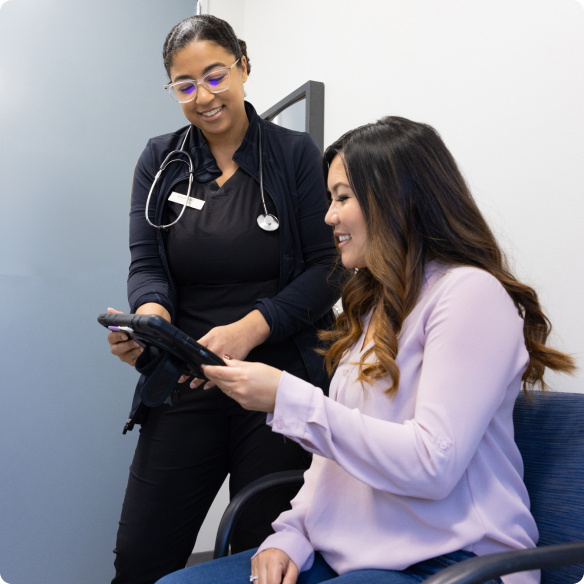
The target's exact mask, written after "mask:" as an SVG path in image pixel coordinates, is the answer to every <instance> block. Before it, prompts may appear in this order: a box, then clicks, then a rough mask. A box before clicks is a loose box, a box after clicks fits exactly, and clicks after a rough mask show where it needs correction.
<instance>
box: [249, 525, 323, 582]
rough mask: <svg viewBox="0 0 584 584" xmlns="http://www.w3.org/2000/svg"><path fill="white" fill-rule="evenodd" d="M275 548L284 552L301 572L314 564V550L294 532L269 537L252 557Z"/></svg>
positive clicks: (282, 532)
mask: <svg viewBox="0 0 584 584" xmlns="http://www.w3.org/2000/svg"><path fill="white" fill-rule="evenodd" d="M270 548H275V549H278V550H281V551H283V552H284V553H285V554H287V555H288V557H289V558H290V559H291V560H292V561H293V562H294V563H295V564H296V566H297V567H298V570H299V571H300V572H304V571H305V570H309V569H310V568H311V567H312V564H313V563H314V549H313V547H312V545H311V544H310V542H309V541H308V540H307V539H306V538H305V537H304V536H302V535H300V534H299V533H296V532H292V531H278V532H277V533H274V534H272V535H270V536H268V537H267V539H265V540H264V543H262V545H261V546H260V547H259V548H258V550H257V552H256V553H255V554H254V555H253V556H252V558H255V557H256V556H257V555H258V554H259V553H261V552H263V551H264V550H267V549H270Z"/></svg>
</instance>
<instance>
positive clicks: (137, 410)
mask: <svg viewBox="0 0 584 584" xmlns="http://www.w3.org/2000/svg"><path fill="white" fill-rule="evenodd" d="M163 57H164V65H165V68H166V71H167V73H168V76H169V80H170V81H169V83H168V84H167V85H166V86H165V89H166V90H167V92H168V93H169V95H170V97H171V98H172V99H173V100H174V101H175V102H178V105H179V107H180V108H181V109H182V111H183V113H184V115H185V117H186V119H187V121H188V122H189V124H188V125H187V126H186V127H183V128H180V129H179V130H176V131H175V132H173V133H170V134H166V135H163V136H158V137H156V138H152V139H151V140H150V141H149V142H148V144H147V146H146V149H145V150H144V152H143V154H142V156H141V157H140V159H139V161H138V164H137V166H136V169H135V172H134V180H133V187H132V201H131V211H130V251H131V265H130V272H129V278H128V296H129V303H130V308H131V312H135V313H138V314H157V315H160V316H162V317H163V318H165V319H167V320H169V321H172V322H173V323H174V324H175V325H176V326H177V327H178V328H179V329H181V330H183V331H184V332H186V333H187V334H189V335H190V336H191V337H192V338H194V339H195V340H197V341H198V342H199V343H201V344H202V345H204V346H206V347H208V348H209V349H210V350H211V351H213V352H214V353H216V354H218V355H220V356H224V355H228V356H230V357H232V358H235V359H238V360H241V359H246V358H247V359H250V360H252V361H260V362H262V363H265V364H268V365H271V366H273V367H277V368H279V369H285V370H286V371H289V372H290V373H292V374H294V375H296V376H298V377H299V378H302V379H305V380H307V381H309V382H311V383H314V384H316V385H321V384H322V385H324V386H326V385H327V384H328V378H327V374H326V370H325V367H324V364H323V361H322V357H321V356H319V355H317V354H316V352H315V351H314V348H315V346H316V345H317V342H318V339H317V330H318V329H320V328H323V327H326V326H327V325H328V324H330V322H331V321H332V318H333V317H332V311H331V309H332V306H333V304H334V302H335V300H336V299H337V298H338V296H339V292H338V289H337V285H336V282H337V277H336V275H335V272H334V271H333V264H334V261H335V257H336V250H335V247H334V241H333V238H332V235H331V233H330V229H328V227H326V225H325V224H324V221H323V219H324V216H325V213H326V209H327V202H326V194H325V186H324V181H323V177H322V172H321V170H320V165H321V163H320V160H321V156H320V152H319V151H318V148H317V147H316V145H315V144H314V142H313V141H312V140H311V138H310V137H309V136H308V135H307V134H305V133H301V132H293V131H290V130H287V129H284V128H281V127H278V126H275V125H274V124H271V123H270V122H267V121H264V120H262V119H260V118H259V116H258V115H257V113H256V112H255V110H254V108H253V107H252V106H251V105H250V104H249V103H247V102H246V101H244V84H245V82H246V80H247V76H248V74H249V71H250V62H249V58H248V56H247V52H246V45H245V43H244V42H243V41H240V40H238V39H237V37H236V36H235V33H234V31H233V29H232V28H231V26H229V24H227V23H226V22H224V21H222V20H220V19H218V18H215V17H213V16H209V15H202V16H194V17H191V18H188V19H186V20H184V21H183V22H181V23H179V24H177V25H176V26H175V27H174V28H173V29H172V30H171V31H170V33H169V35H168V37H167V39H166V42H165V44H164V50H163ZM111 310H112V311H113V309H111ZM108 340H109V343H110V345H111V352H112V353H113V354H115V355H117V356H118V357H119V358H120V359H121V360H122V361H125V362H127V363H129V364H131V365H134V364H135V363H136V360H137V359H138V357H139V356H140V355H141V353H142V349H141V348H140V347H139V346H138V345H137V344H136V343H135V342H134V341H132V340H130V339H128V338H127V336H126V335H125V333H122V332H112V333H110V334H109V336H108ZM200 385H201V380H197V379H195V380H191V381H190V382H189V383H183V384H181V385H177V388H176V390H175V391H174V392H173V394H172V396H171V398H170V399H169V400H168V401H169V402H170V403H164V404H163V405H161V406H159V407H156V408H150V409H148V408H146V407H145V406H144V405H143V404H140V402H139V396H138V399H135V403H134V407H133V409H132V412H131V414H130V417H129V420H128V423H127V425H126V428H127V429H131V428H132V426H133V425H134V424H136V423H138V424H141V425H142V428H141V430H140V437H139V441H138V445H137V448H136V453H135V456H134V460H133V462H132V466H131V469H130V477H129V482H128V487H127V490H126V497H125V501H124V505H123V510H122V516H121V520H120V527H119V531H118V538H117V544H116V550H115V553H116V554H117V557H116V561H115V566H116V576H115V578H114V580H113V582H114V583H116V584H120V583H126V582H127V583H131V584H146V583H151V582H155V581H156V580H157V579H158V578H160V577H161V576H163V575H165V574H167V573H169V572H172V571H173V570H177V569H179V568H181V567H184V565H185V564H186V561H187V559H188V558H189V555H190V553H191V551H192V549H193V546H194V544H195V540H196V537H197V533H198V531H199V528H200V526H201V524H202V522H203V520H204V518H205V515H206V514H207V511H208V510H209V507H210V505H211V503H212V501H213V499H214V498H215V495H216V494H217V492H218V490H219V488H220V486H221V484H222V483H223V481H224V479H225V477H226V476H227V475H229V476H230V483H229V488H230V493H231V495H233V494H235V493H237V492H238V491H239V490H240V489H241V488H242V487H244V486H246V485H247V484H248V483H250V482H252V481H253V480H255V479H257V478H259V477H261V476H264V475H266V474H268V473H271V472H275V471H280V470H287V469H297V468H306V467H307V466H308V465H309V463H310V455H308V454H307V453H306V452H305V451H304V450H303V449H302V448H301V447H300V446H299V445H298V444H296V443H294V442H293V441H290V440H286V439H285V438H284V437H283V436H279V435H276V434H274V433H272V432H271V431H270V428H269V427H268V426H266V424H265V422H266V414H265V413H258V412H249V411H246V410H244V409H243V408H242V407H241V406H239V405H238V404H237V403H236V402H235V401H233V400H231V399H229V398H228V397H227V396H225V395H224V394H223V393H222V392H221V391H220V390H219V389H218V388H217V387H214V384H212V383H206V384H205V385H204V386H203V387H200ZM290 498H291V496H290V493H283V494H282V495H281V496H280V497H276V496H274V497H271V498H270V499H269V500H268V501H262V502H261V504H258V505H256V506H255V507H253V508H251V509H249V510H248V511H247V512H246V514H245V517H243V518H242V522H241V525H240V526H239V528H238V530H237V533H236V535H235V539H234V542H233V548H234V550H235V551H239V550H245V549H248V548H250V547H253V546H257V545H258V544H259V543H260V542H261V541H262V540H263V538H264V537H265V536H266V535H267V534H268V533H269V532H270V523H271V521H273V519H274V518H275V517H277V516H278V514H279V513H280V511H281V510H282V509H284V508H285V507H286V506H288V503H289V500H290Z"/></svg>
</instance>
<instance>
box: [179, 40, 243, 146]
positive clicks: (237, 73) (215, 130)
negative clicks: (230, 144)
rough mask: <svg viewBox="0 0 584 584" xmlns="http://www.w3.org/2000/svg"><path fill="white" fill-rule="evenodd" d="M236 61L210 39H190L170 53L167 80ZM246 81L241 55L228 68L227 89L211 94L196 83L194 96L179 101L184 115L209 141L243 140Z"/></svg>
mask: <svg viewBox="0 0 584 584" xmlns="http://www.w3.org/2000/svg"><path fill="white" fill-rule="evenodd" d="M236 60H237V57H235V56H234V55H232V54H231V53H229V52H228V51H226V50H225V49H224V48H223V47H221V46H220V45H218V44H216V43H214V42H212V41H193V42H192V43H190V44H188V45H187V46H186V47H185V48H184V49H181V50H180V51H178V52H177V53H176V54H175V55H174V58H173V60H172V65H171V67H170V80H171V82H172V83H174V82H176V81H182V80H184V79H193V80H198V79H201V78H202V77H203V76H205V75H207V73H210V72H211V71H215V70H216V69H219V68H221V67H230V66H231V65H233V63H234V62H235V61H236ZM246 81H247V70H246V60H245V57H241V61H240V62H239V63H238V64H237V65H236V66H235V67H233V69H231V84H230V86H229V89H227V90H226V91H222V92H221V93H211V92H210V91H207V90H206V89H205V88H204V87H203V86H202V85H199V86H198V87H197V96H196V98H195V99H194V100H193V101H189V102H187V103H181V104H180V105H181V107H182V110H183V113H184V115H185V117H186V118H187V120H188V121H189V122H191V124H193V125H194V126H196V127H197V128H200V129H201V131H202V132H203V134H204V135H205V137H206V138H207V139H208V140H209V141H217V139H220V140H225V141H230V140H234V141H236V140H238V139H240V140H241V139H243V136H244V135H245V131H246V130H247V127H248V119H247V115H246V113H245V105H244V101H243V100H244V90H243V84H244V83H245V82H246Z"/></svg>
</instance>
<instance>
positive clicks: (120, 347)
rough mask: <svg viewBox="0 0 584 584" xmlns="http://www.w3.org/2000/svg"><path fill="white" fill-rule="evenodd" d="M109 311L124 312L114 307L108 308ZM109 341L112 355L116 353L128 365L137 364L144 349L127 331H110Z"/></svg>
mask: <svg viewBox="0 0 584 584" xmlns="http://www.w3.org/2000/svg"><path fill="white" fill-rule="evenodd" d="M107 311H108V312H113V313H115V314H123V313H122V312H121V311H119V310H115V309H114V308H108V309H107ZM107 342H108V343H109V344H110V351H111V353H112V355H115V356H116V357H118V358H119V359H120V361H123V362H124V363H127V364H128V365H132V367H133V366H134V365H135V364H136V359H137V358H138V357H139V356H140V355H141V353H142V351H143V350H144V348H143V347H141V346H140V345H139V344H138V343H137V342H136V341H134V340H133V339H131V338H130V337H129V336H128V335H127V334H126V333H122V332H114V331H110V333H109V334H108V336H107Z"/></svg>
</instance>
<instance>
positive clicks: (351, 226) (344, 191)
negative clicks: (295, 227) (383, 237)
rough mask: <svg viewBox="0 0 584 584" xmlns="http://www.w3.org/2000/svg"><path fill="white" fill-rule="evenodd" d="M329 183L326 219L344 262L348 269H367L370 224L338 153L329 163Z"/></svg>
mask: <svg viewBox="0 0 584 584" xmlns="http://www.w3.org/2000/svg"><path fill="white" fill-rule="evenodd" d="M327 184H328V190H329V191H330V193H331V198H332V202H331V205H330V207H329V210H328V212H327V214H326V216H325V218H324V220H325V221H326V223H327V224H328V225H330V226H331V227H333V229H334V234H335V240H336V242H337V247H338V248H339V251H340V252H341V260H342V262H343V265H344V266H345V267H346V268H365V267H366V263H365V250H366V248H367V225H366V222H365V217H364V216H363V211H361V205H359V201H358V200H357V197H356V196H355V193H354V192H353V189H352V188H351V185H350V184H349V179H348V178H347V173H346V172H345V167H344V165H343V161H342V160H341V157H340V156H339V155H338V154H337V155H336V156H335V157H334V158H333V160H332V162H331V164H330V167H329V173H328V181H327Z"/></svg>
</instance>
